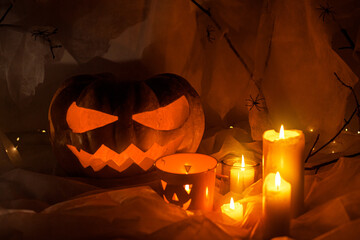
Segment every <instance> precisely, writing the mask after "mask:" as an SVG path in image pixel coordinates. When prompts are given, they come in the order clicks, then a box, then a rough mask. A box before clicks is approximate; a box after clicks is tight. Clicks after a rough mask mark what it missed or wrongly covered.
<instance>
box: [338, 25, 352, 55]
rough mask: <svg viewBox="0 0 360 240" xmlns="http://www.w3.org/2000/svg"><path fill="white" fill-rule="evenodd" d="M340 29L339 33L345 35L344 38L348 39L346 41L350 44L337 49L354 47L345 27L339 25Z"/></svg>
mask: <svg viewBox="0 0 360 240" xmlns="http://www.w3.org/2000/svg"><path fill="white" fill-rule="evenodd" d="M340 31H341V33H342V34H343V35H344V36H345V38H346V40H347V41H348V43H349V44H350V46H348V47H341V48H339V49H352V50H354V49H355V43H354V41H353V40H352V39H351V37H350V36H349V34H348V32H347V31H346V29H344V28H342V27H340Z"/></svg>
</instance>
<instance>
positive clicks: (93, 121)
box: [66, 102, 118, 133]
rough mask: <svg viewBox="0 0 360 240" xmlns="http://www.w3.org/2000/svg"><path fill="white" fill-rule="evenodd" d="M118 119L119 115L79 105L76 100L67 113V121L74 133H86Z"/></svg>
mask: <svg viewBox="0 0 360 240" xmlns="http://www.w3.org/2000/svg"><path fill="white" fill-rule="evenodd" d="M117 120H118V117H117V116H114V115H111V114H107V113H103V112H100V111H96V110H93V109H88V108H83V107H78V106H77V105H76V102H73V103H72V104H71V105H70V107H69V109H68V111H67V113H66V122H67V123H68V125H69V128H70V129H71V130H72V131H73V132H74V133H84V132H87V131H90V130H93V129H96V128H99V127H103V126H105V125H108V124H110V123H112V122H115V121H117Z"/></svg>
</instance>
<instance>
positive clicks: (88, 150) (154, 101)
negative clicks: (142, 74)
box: [49, 74, 204, 178]
mask: <svg viewBox="0 0 360 240" xmlns="http://www.w3.org/2000/svg"><path fill="white" fill-rule="evenodd" d="M49 122H50V137H51V142H52V145H53V149H54V152H55V154H56V156H57V158H58V161H59V163H60V165H61V166H62V167H63V168H64V170H65V171H67V172H68V173H69V174H70V175H80V176H93V177H103V178H113V177H127V176H133V175H136V174H140V173H144V172H146V171H149V170H151V169H152V167H153V164H154V162H155V160H156V159H158V158H159V157H161V156H165V155H169V154H172V153H175V152H195V151H196V149H197V148H198V145H199V143H200V140H201V138H202V134H203V131H204V114H203V110H202V106H201V102H200V98H199V95H198V94H197V93H196V91H195V90H194V89H193V88H192V87H191V85H190V84H189V83H188V82H187V81H186V80H185V79H183V78H182V77H179V76H177V75H175V74H161V75H157V76H155V77H152V78H150V79H148V80H145V81H133V82H122V81H119V80H118V79H117V78H116V77H115V76H113V75H111V74H98V75H80V76H75V77H72V78H70V79H68V80H67V81H66V82H65V83H64V84H63V86H61V87H60V88H59V89H58V90H57V92H56V93H55V95H54V97H53V99H52V102H51V104H50V108H49Z"/></svg>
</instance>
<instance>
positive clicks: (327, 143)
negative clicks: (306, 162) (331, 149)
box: [308, 107, 358, 158]
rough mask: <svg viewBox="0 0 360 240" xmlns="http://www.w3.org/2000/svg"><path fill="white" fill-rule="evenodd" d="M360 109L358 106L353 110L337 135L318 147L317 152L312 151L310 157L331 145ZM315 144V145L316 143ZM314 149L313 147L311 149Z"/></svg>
mask: <svg viewBox="0 0 360 240" xmlns="http://www.w3.org/2000/svg"><path fill="white" fill-rule="evenodd" d="M357 111H358V108H357V107H356V108H355V110H354V111H353V113H352V114H351V116H350V117H349V119H347V120H346V119H345V123H344V125H343V126H342V127H341V129H340V130H339V131H338V132H337V133H336V134H335V136H333V137H332V138H331V139H330V140H329V141H327V142H326V143H324V145H322V146H321V147H320V148H319V149H317V150H316V151H315V152H312V153H311V154H310V156H309V157H308V158H310V157H312V156H314V155H315V154H317V153H318V152H320V151H321V150H322V149H324V148H325V147H326V146H327V145H329V144H330V143H331V142H332V141H334V140H335V138H337V136H339V135H340V133H341V132H342V131H343V130H344V129H345V127H346V126H347V125H348V124H349V123H350V121H351V119H352V118H353V117H354V115H355V113H356V112H357ZM314 146H315V145H314ZM311 150H312V149H311Z"/></svg>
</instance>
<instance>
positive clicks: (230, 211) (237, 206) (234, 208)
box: [221, 198, 244, 221]
mask: <svg viewBox="0 0 360 240" xmlns="http://www.w3.org/2000/svg"><path fill="white" fill-rule="evenodd" d="M221 212H222V213H224V214H226V215H227V216H228V217H230V218H232V219H234V220H236V221H241V220H242V219H243V216H244V214H243V205H242V204H241V203H239V202H235V203H234V199H233V198H231V199H230V203H227V204H224V205H222V206H221Z"/></svg>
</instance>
